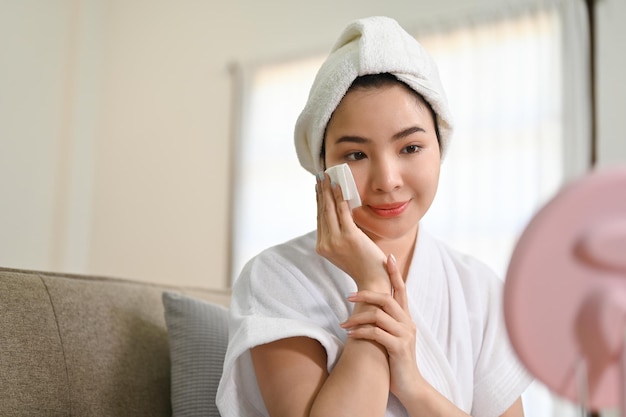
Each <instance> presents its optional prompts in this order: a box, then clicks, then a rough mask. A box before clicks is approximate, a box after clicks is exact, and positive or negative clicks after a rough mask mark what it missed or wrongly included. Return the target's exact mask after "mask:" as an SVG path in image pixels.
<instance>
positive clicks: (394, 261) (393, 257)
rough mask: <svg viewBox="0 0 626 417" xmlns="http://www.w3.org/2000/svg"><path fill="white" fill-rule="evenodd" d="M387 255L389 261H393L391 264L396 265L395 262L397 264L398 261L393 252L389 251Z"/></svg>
mask: <svg viewBox="0 0 626 417" xmlns="http://www.w3.org/2000/svg"><path fill="white" fill-rule="evenodd" d="M389 257H390V258H391V262H393V264H394V265H397V264H398V262H397V261H396V257H395V256H393V253H390V254H389Z"/></svg>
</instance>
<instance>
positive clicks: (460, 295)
mask: <svg viewBox="0 0 626 417" xmlns="http://www.w3.org/2000/svg"><path fill="white" fill-rule="evenodd" d="M315 241H316V233H315V232H311V233H309V234H306V235H304V236H301V237H299V238H296V239H294V240H292V241H289V242H287V243H285V244H282V245H278V246H275V247H272V248H270V249H268V250H266V251H264V252H262V253H261V254H259V255H258V256H256V257H255V258H253V259H252V260H251V261H250V262H249V263H248V264H247V265H246V267H245V268H244V270H243V272H242V273H241V276H240V277H239V278H238V280H237V282H236V283H235V286H234V289H233V297H232V302H231V308H230V325H229V347H228V351H227V353H226V359H225V362H224V373H223V375H222V379H221V382H220V386H219V389H218V393H217V404H218V407H219V409H220V412H221V414H222V417H231V416H232V417H235V416H237V417H240V416H250V417H251V416H267V415H268V413H267V410H266V408H265V405H264V403H263V399H262V397H261V394H260V391H259V388H258V385H257V381H256V377H255V373H254V368H253V365H252V361H251V359H250V353H249V349H250V348H252V347H254V346H257V345H260V344H264V343H268V342H272V341H276V340H279V339H284V338H288V337H295V336H306V337H310V338H313V339H315V340H317V341H319V343H320V344H321V345H322V346H323V347H324V349H325V350H326V353H327V356H328V363H327V368H328V371H329V372H330V371H332V369H333V367H334V365H335V363H336V361H337V359H338V358H339V356H340V355H341V351H342V348H343V346H344V343H345V341H346V336H347V335H346V331H345V330H344V329H342V328H341V327H340V326H339V323H341V322H343V321H344V320H346V319H347V318H348V317H349V316H350V314H351V312H352V309H353V305H352V303H350V302H348V301H347V300H346V299H345V296H346V294H349V293H350V292H353V291H355V290H356V285H355V283H354V281H353V280H352V278H351V277H350V276H348V275H347V274H345V273H344V272H343V271H341V270H340V269H338V268H337V267H335V266H334V265H332V264H331V263H330V262H329V261H327V260H326V259H325V258H323V257H321V256H319V255H317V254H316V252H315ZM502 284H503V282H502V280H501V279H499V278H498V277H497V276H496V275H495V274H494V272H492V271H491V270H490V269H489V268H488V267H487V266H485V265H484V264H483V263H481V262H479V261H477V260H476V259H474V258H472V257H468V256H465V255H462V254H460V253H458V252H456V251H454V250H452V249H450V248H449V247H447V246H446V245H444V244H443V243H442V242H440V241H438V240H436V239H435V238H434V237H432V236H430V235H428V234H427V232H426V231H425V230H423V227H420V231H419V236H418V240H417V244H416V245H415V252H414V255H413V260H412V263H411V267H410V270H409V275H408V278H407V281H406V289H407V294H408V298H409V304H410V311H411V316H412V318H413V320H414V322H415V324H416V326H417V343H416V352H415V353H416V357H417V363H418V366H419V368H420V371H421V373H422V375H423V376H424V378H425V379H426V380H428V381H429V382H430V383H431V384H432V385H433V386H434V387H435V388H436V389H437V390H438V391H439V392H441V393H442V394H443V395H445V396H446V397H447V398H448V399H450V401H452V402H453V403H454V404H456V405H457V406H458V407H459V408H460V409H462V410H464V411H465V412H467V413H470V414H471V415H472V416H475V417H495V416H499V415H500V414H502V413H503V412H504V411H506V409H507V408H508V407H509V406H510V405H512V403H513V402H514V401H515V399H517V398H518V397H519V396H520V394H521V393H522V392H523V391H524V390H525V388H526V387H527V386H528V384H529V383H530V381H531V379H530V377H529V375H528V374H527V373H526V371H525V370H524V368H523V367H522V365H521V364H520V363H519V362H518V360H517V358H516V357H515V355H514V353H513V351H512V349H511V347H510V345H509V342H508V339H507V335H506V329H505V324H504V319H503V314H502V305H501V291H502ZM385 415H386V416H407V413H406V411H405V409H404V407H403V406H402V405H401V404H400V402H399V401H398V400H397V399H396V398H395V397H394V396H393V395H390V398H389V403H388V407H387V412H386V414H385Z"/></svg>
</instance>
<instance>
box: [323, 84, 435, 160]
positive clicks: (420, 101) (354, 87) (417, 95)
mask: <svg viewBox="0 0 626 417" xmlns="http://www.w3.org/2000/svg"><path fill="white" fill-rule="evenodd" d="M391 85H402V86H403V87H404V88H406V89H407V91H409V92H410V93H412V94H413V95H414V96H415V98H417V102H418V104H419V105H423V106H426V108H427V109H428V111H429V112H430V114H431V116H432V117H433V122H434V124H435V135H436V136H437V143H438V144H439V150H441V141H440V139H439V124H438V123H437V113H435V111H434V110H433V108H432V106H431V105H430V103H429V102H428V101H426V100H425V99H424V97H423V96H422V95H421V94H420V93H418V92H417V91H415V90H413V89H412V88H411V87H409V86H408V85H407V84H406V83H404V82H402V81H400V80H399V79H397V78H396V76H395V75H393V74H390V73H388V72H383V73H380V74H367V75H361V76H359V77H356V78H355V79H354V81H352V84H350V87H348V90H347V91H346V94H348V93H349V92H350V91H353V90H360V89H363V90H367V89H371V88H381V87H386V86H391ZM330 117H332V115H331V116H330ZM326 127H327V128H328V125H326ZM325 157H326V130H324V138H323V140H322V149H321V150H320V158H321V160H322V161H324V159H325Z"/></svg>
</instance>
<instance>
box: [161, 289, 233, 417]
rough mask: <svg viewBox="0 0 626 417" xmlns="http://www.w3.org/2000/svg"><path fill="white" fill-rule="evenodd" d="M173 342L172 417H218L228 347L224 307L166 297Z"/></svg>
mask: <svg viewBox="0 0 626 417" xmlns="http://www.w3.org/2000/svg"><path fill="white" fill-rule="evenodd" d="M163 306H164V310H165V322H166V324H167V329H168V337H169V342H170V361H171V400H172V412H173V417H193V416H208V417H214V416H215V417H219V412H218V410H217V406H216V404H215V395H216V393H217V387H218V385H219V381H220V378H221V376H222V364H223V362H224V355H225V354H226V346H227V344H228V311H227V310H226V308H225V307H223V306H221V305H217V304H213V303H209V302H206V301H203V300H199V299H196V298H193V297H187V296H184V295H181V294H178V293H175V292H167V291H166V292H164V293H163Z"/></svg>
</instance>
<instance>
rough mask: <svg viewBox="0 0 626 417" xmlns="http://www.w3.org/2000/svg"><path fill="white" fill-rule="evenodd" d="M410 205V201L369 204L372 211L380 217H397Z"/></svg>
mask: <svg viewBox="0 0 626 417" xmlns="http://www.w3.org/2000/svg"><path fill="white" fill-rule="evenodd" d="M408 206H409V202H408V201H405V202H403V203H393V204H384V205H381V206H368V207H369V209H370V210H372V212H374V213H375V214H376V215H378V216H380V217H387V218H389V217H397V216H399V215H401V214H402V213H403V212H404V210H406V208H407V207H408Z"/></svg>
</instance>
